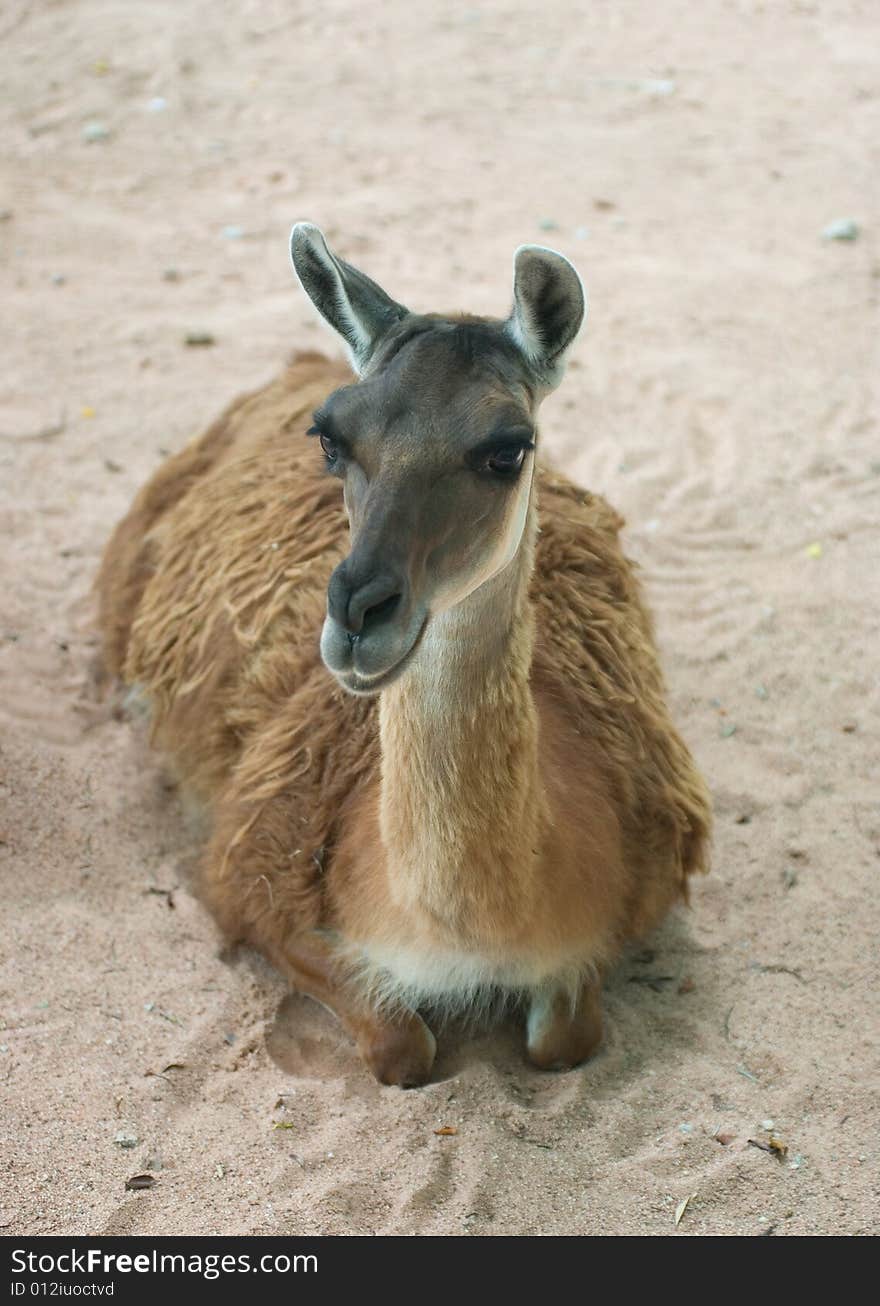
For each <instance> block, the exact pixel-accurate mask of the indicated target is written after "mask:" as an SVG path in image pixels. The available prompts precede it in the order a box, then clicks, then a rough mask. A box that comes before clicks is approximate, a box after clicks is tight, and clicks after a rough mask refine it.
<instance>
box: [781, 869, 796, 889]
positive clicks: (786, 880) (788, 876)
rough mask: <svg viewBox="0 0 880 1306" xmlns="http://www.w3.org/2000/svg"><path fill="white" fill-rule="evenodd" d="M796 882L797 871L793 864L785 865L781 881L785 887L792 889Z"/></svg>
mask: <svg viewBox="0 0 880 1306" xmlns="http://www.w3.org/2000/svg"><path fill="white" fill-rule="evenodd" d="M797 882H798V873H797V871H796V870H795V869H794V867H793V866H786V868H785V870H784V871H783V872H782V883H783V884H784V885H785V887H786V889H793V888H794V886H795V885H796V884H797Z"/></svg>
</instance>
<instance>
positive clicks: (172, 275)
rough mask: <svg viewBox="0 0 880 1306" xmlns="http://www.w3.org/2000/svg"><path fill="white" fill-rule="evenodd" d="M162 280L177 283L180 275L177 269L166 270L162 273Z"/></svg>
mask: <svg viewBox="0 0 880 1306" xmlns="http://www.w3.org/2000/svg"><path fill="white" fill-rule="evenodd" d="M162 280H163V281H179V280H180V273H179V272H178V271H177V268H166V269H165V271H164V272H163V273H162Z"/></svg>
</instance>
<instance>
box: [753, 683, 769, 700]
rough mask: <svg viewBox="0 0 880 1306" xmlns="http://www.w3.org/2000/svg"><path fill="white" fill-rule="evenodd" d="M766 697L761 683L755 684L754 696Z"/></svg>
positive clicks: (765, 691)
mask: <svg viewBox="0 0 880 1306" xmlns="http://www.w3.org/2000/svg"><path fill="white" fill-rule="evenodd" d="M766 697H767V690H766V689H765V687H764V686H763V685H756V686H755V698H766Z"/></svg>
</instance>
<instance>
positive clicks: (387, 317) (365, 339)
mask: <svg viewBox="0 0 880 1306" xmlns="http://www.w3.org/2000/svg"><path fill="white" fill-rule="evenodd" d="M290 257H291V260H292V262H293V267H294V271H295V272H296V275H297V276H298V277H299V279H300V283H301V284H302V288H303V290H304V291H305V292H306V294H307V295H308V297H309V299H310V300H311V301H312V303H313V304H314V306H315V308H316V309H317V310H318V312H319V313H320V314H321V316H322V317H323V318H324V319H325V320H326V321H327V322H329V323H330V325H331V326H332V327H333V329H334V331H338V332H339V334H340V335H341V336H342V338H343V340H344V341H345V343H346V344H347V345H348V348H349V352H350V354H351V360H352V363H353V364H354V367H355V370H356V371H357V372H358V373H361V372H363V371H364V369H365V368H366V367H367V365H368V364H369V361H370V359H371V358H372V356H373V354H374V353H375V351H376V348H377V346H378V345H379V343H380V341H381V340H382V339H383V337H384V336H385V335H386V334H387V332H388V331H389V329H390V328H391V327H392V326H393V325H394V324H395V323H396V322H399V321H401V319H402V318H405V317H406V316H407V315H408V313H409V309H407V308H404V307H403V305H402V304H398V303H395V301H394V300H393V299H392V298H391V297H390V296H389V295H386V294H385V291H384V290H383V289H382V288H381V286H377V285H376V283H375V281H371V280H370V278H369V277H367V276H364V274H363V272H359V271H358V269H357V268H353V267H352V266H351V264H350V263H345V262H344V261H343V260H342V259H341V258H337V257H336V255H335V254H333V253H331V251H330V250H329V249H328V248H327V242H326V241H325V239H324V235H323V232H322V231H321V230H320V229H319V228H318V227H315V226H312V224H311V223H310V222H298V223H297V224H296V226H295V227H294V228H293V231H292V232H291V233H290Z"/></svg>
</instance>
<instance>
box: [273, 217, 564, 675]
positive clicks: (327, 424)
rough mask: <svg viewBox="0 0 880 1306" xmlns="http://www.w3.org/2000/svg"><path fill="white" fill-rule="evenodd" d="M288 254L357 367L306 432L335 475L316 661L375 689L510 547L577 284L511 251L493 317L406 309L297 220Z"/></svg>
mask: <svg viewBox="0 0 880 1306" xmlns="http://www.w3.org/2000/svg"><path fill="white" fill-rule="evenodd" d="M291 257H292V260H293V265H294V268H295V270H296V272H297V275H298V276H299V279H300V282H301V284H302V286H303V289H304V290H305V291H306V294H307V295H308V296H309V298H310V299H311V301H312V303H313V304H314V305H315V307H316V308H317V310H318V312H319V313H320V314H321V315H322V317H324V318H325V320H326V321H327V322H329V324H330V325H331V326H332V327H333V328H334V329H335V330H336V331H337V332H338V333H339V334H340V335H341V336H342V338H343V340H344V341H345V343H346V345H347V346H348V349H349V352H350V355H351V358H352V362H353V364H354V366H355V369H356V371H357V372H358V374H359V379H358V380H356V381H355V382H354V383H353V384H351V385H347V386H343V387H342V388H341V389H340V390H337V391H335V392H334V393H333V394H332V395H330V396H329V397H328V398H327V400H326V401H325V402H324V404H322V406H321V408H320V409H319V410H318V411H317V412H316V413H315V416H314V425H313V426H312V428H311V431H310V432H309V434H311V435H313V436H316V437H317V438H318V439H319V441H320V444H321V448H322V451H323V455H324V458H325V460H326V463H327V469H328V472H330V473H331V474H332V475H334V476H338V477H339V478H340V480H341V481H342V483H343V495H344V500H345V506H346V510H347V512H348V517H349V522H350V524H351V552H350V554H349V556H348V557H347V558H346V559H345V561H344V562H342V563H341V564H340V565H339V567H337V568H336V570H335V571H334V573H333V575H332V577H331V579H330V585H329V588H328V594H327V618H326V620H325V623H324V629H323V633H322V636H321V652H322V656H323V658H324V661H325V663H326V664H327V666H328V667H329V669H330V670H331V671H332V672H333V673H334V675H336V677H337V679H338V680H339V681H340V683H341V684H342V685H343V686H344V687H345V688H346V689H349V690H351V691H352V692H354V693H366V694H369V693H376V692H378V691H379V690H380V689H382V688H384V687H385V685H387V684H389V683H390V682H391V681H392V680H394V679H395V678H396V677H397V676H398V675H400V674H401V673H402V672H403V671H404V669H405V667H406V666H407V665H408V663H409V662H410V660H411V659H412V657H413V656H414V655H417V649H418V645H419V641H420V638H421V636H422V633H423V632H424V630H425V629H426V627H427V625H428V623H429V622H430V621H431V619H432V617H435V616H437V615H438V614H440V613H442V612H444V611H447V610H448V609H449V608H452V607H454V606H455V605H457V604H459V603H461V602H462V601H463V600H464V599H466V598H467V597H468V596H469V595H470V594H472V593H473V592H474V591H475V590H477V589H478V588H479V587H480V586H481V585H483V584H484V583H485V582H486V581H488V580H489V579H490V578H491V577H493V576H495V575H497V574H498V573H499V572H500V571H501V570H502V569H503V568H504V567H506V566H507V565H508V564H509V563H510V562H511V561H512V559H513V558H514V556H515V555H516V553H517V551H518V549H519V547H520V543H521V541H522V537H523V531H524V527H525V523H526V519H527V516H528V509H529V503H530V501H531V486H532V478H533V474H534V453H535V444H536V439H537V427H536V418H537V410H538V407H539V404H540V402H541V400H542V399H543V398H544V397H545V396H546V395H547V394H548V393H549V392H550V391H551V390H552V389H554V388H555V387H556V385H558V384H559V381H560V380H561V378H562V373H563V369H564V359H565V354H566V352H567V350H568V348H569V346H570V345H571V343H572V341H573V340H574V338H575V336H576V335H577V332H578V330H579V328H580V325H581V322H582V321H583V317H584V309H585V304H584V293H583V288H582V286H581V282H580V278H579V277H578V274H577V273H576V272H575V270H574V268H573V267H572V266H571V264H570V263H569V262H568V260H567V259H565V258H563V256H562V255H561V254H557V253H555V252H554V251H553V250H548V249H543V248H542V247H540V246H536V245H525V246H521V247H520V248H519V249H518V250H517V251H516V255H515V257H514V283H513V299H514V302H513V308H512V310H511V312H510V314H509V316H508V317H507V318H504V319H492V318H476V317H470V316H467V315H450V316H444V315H440V314H417V313H412V312H410V311H409V310H408V309H406V308H404V307H403V305H401V304H399V303H397V302H396V301H395V300H393V299H392V298H391V297H390V296H389V295H387V294H386V293H385V291H384V290H382V289H381V288H380V287H379V286H377V285H376V283H375V282H374V281H371V280H370V278H369V277H367V276H365V275H364V274H363V273H362V272H360V271H358V270H357V269H356V268H353V267H352V266H351V265H350V264H348V263H346V262H344V261H343V260H342V259H340V258H338V257H337V256H336V255H335V254H333V253H332V252H331V251H330V250H329V249H328V248H327V244H326V242H325V240H324V237H323V235H322V234H321V232H320V231H319V230H318V229H317V227H313V226H311V225H309V224H306V223H299V224H297V226H295V227H294V229H293V233H292V236H291Z"/></svg>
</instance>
